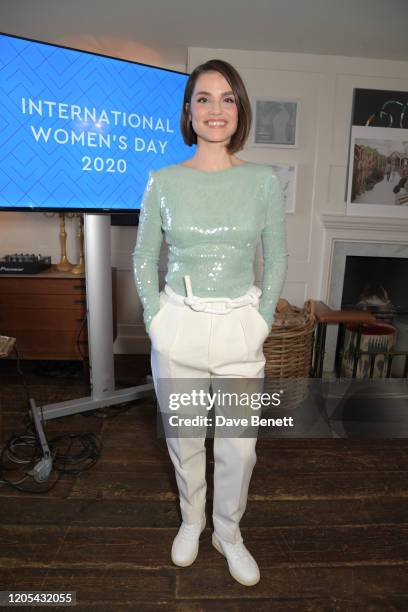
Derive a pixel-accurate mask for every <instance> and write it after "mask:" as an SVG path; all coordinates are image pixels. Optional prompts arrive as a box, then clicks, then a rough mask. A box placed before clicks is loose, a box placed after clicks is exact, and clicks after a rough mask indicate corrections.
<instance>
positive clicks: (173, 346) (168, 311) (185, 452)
mask: <svg viewBox="0 0 408 612" xmlns="http://www.w3.org/2000/svg"><path fill="white" fill-rule="evenodd" d="M260 294H261V291H260V289H259V288H258V287H251V288H249V289H248V292H247V293H246V294H245V295H244V296H240V297H239V298H236V299H235V300H229V299H228V298H225V299H224V301H223V299H221V298H218V299H217V300H214V299H213V300H214V301H211V300H210V301H207V300H205V299H204V298H196V297H195V296H193V298H192V299H190V300H188V299H187V300H186V298H185V296H182V295H179V294H177V293H175V292H174V291H173V290H172V289H171V288H170V286H168V285H166V287H165V288H164V290H163V291H162V292H161V293H160V310H159V312H158V313H157V314H156V315H155V316H154V317H153V320H152V323H151V326H150V329H149V336H150V339H151V345H152V348H151V366H152V374H153V382H154V387H155V391H156V396H157V399H158V404H159V408H160V411H161V412H162V413H166V414H169V412H170V409H169V389H172V390H176V389H177V390H179V389H180V388H181V387H180V383H182V387H183V389H184V390H186V389H188V388H189V387H191V388H193V387H194V389H196V390H197V389H199V390H200V391H203V392H210V385H211V389H212V391H213V392H214V391H215V390H216V389H217V390H218V391H220V390H221V391H222V390H223V389H224V388H228V390H231V379H241V380H240V381H239V382H240V383H241V385H240V388H241V389H242V382H246V381H248V383H249V386H248V389H249V390H251V389H253V390H255V389H259V384H260V383H261V381H262V380H263V378H264V366H265V357H264V354H263V342H264V340H265V339H266V337H267V335H268V326H267V324H266V322H265V320H264V318H263V317H262V316H261V314H260V313H259V311H258V309H259V296H260ZM190 297H191V296H190ZM186 302H187V303H186ZM188 302H189V303H188ZM242 379H246V381H243V380H242ZM237 382H238V381H237ZM224 383H225V384H226V383H228V385H227V386H224ZM254 384H255V386H254ZM183 414H186V410H184V411H183ZM187 414H189V415H191V416H194V415H198V414H200V415H203V416H204V415H205V414H207V415H208V411H207V409H206V407H205V406H202V405H200V406H199V407H197V406H191V405H190V406H189V407H188V408H187ZM194 431H195V433H194V435H193V431H192V430H191V432H190V433H189V431H187V430H184V434H181V433H180V434H178V435H173V434H166V443H167V448H168V451H169V455H170V458H171V460H172V463H173V465H174V469H175V475H176V481H177V486H178V491H179V498H180V510H181V515H182V519H183V520H184V521H185V522H186V523H195V522H198V521H200V519H201V518H202V517H203V515H204V513H205V502H206V491H207V483H206V449H205V427H204V428H198V430H197V428H196V429H195V430H194ZM236 431H239V428H238V430H236ZM252 431H253V430H252ZM224 432H225V429H224ZM239 435H240V434H238V435H237V436H234V437H231V435H217V433H215V434H214V496H213V523H214V530H215V532H216V533H217V534H218V536H219V537H220V538H222V539H224V540H226V541H228V542H232V543H236V542H241V541H242V536H241V532H240V529H239V523H240V520H241V518H242V516H243V514H244V512H245V508H246V505H247V498H248V488H249V484H250V480H251V476H252V472H253V468H254V466H255V463H256V452H255V446H256V441H257V438H256V435H252V436H247V435H245V434H242V437H239Z"/></svg>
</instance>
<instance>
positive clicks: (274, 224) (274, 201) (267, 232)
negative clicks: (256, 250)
mask: <svg viewBox="0 0 408 612" xmlns="http://www.w3.org/2000/svg"><path fill="white" fill-rule="evenodd" d="M266 204H267V210H266V219H265V226H264V229H263V231H262V237H261V240H262V250H263V275H262V287H261V288H262V297H261V300H260V304H259V312H260V314H261V315H262V316H263V318H264V319H265V321H266V323H267V324H268V327H269V330H271V328H272V324H273V319H274V315H275V308H276V305H277V303H278V300H279V298H280V294H281V292H282V289H283V286H284V284H285V279H286V272H287V267H288V251H287V240H286V219H285V207H284V199H283V192H282V188H281V185H280V181H279V178H278V176H277V175H276V174H274V173H273V174H271V176H270V177H268V179H267V183H266Z"/></svg>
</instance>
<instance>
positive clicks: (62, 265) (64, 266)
mask: <svg viewBox="0 0 408 612" xmlns="http://www.w3.org/2000/svg"><path fill="white" fill-rule="evenodd" d="M59 218H60V233H59V237H60V243H61V261H60V262H59V263H58V264H57V265H56V269H57V270H58V272H71V270H72V268H73V267H74V265H73V264H72V263H71V262H70V261H68V257H67V232H66V231H65V215H64V213H59Z"/></svg>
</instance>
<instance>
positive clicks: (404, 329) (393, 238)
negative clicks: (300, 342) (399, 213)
mask: <svg viewBox="0 0 408 612" xmlns="http://www.w3.org/2000/svg"><path fill="white" fill-rule="evenodd" d="M321 221H322V225H323V227H324V229H325V232H324V244H323V257H324V259H323V261H324V264H323V265H324V269H323V287H322V298H321V299H322V300H323V301H324V302H326V304H328V306H330V308H333V309H335V310H340V309H343V310H347V309H353V310H356V309H361V310H366V311H369V312H371V313H373V315H374V316H375V317H376V319H377V321H378V323H381V324H384V325H391V326H393V327H395V328H397V335H396V343H395V344H396V346H397V349H396V350H398V348H399V346H400V344H399V342H400V341H401V340H402V343H403V345H405V343H406V342H408V340H407V339H406V335H407V334H408V282H407V280H408V240H407V236H408V219H398V220H395V219H388V218H374V217H367V218H365V217H364V218H363V217H353V216H349V215H339V214H327V213H324V214H321ZM383 333H386V331H385V332H383ZM338 336H339V326H338V325H329V326H328V327H327V334H326V346H325V357H324V368H323V369H324V372H326V373H327V374H329V375H331V374H333V372H334V371H335V370H336V365H337V363H336V350H337V348H338V344H339V337H338ZM398 338H399V340H398ZM382 341H384V339H382ZM378 343H379V345H380V344H381V342H378ZM394 349H395V346H394ZM407 350H408V349H407ZM393 367H394V366H393ZM400 370H401V367H400ZM393 375H394V374H392V376H393Z"/></svg>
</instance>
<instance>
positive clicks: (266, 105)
mask: <svg viewBox="0 0 408 612" xmlns="http://www.w3.org/2000/svg"><path fill="white" fill-rule="evenodd" d="M299 105H300V102H299V100H270V99H266V98H253V99H252V108H253V113H254V125H253V130H252V143H251V144H252V145H253V146H255V147H282V148H296V147H297V146H298V123H299V117H298V115H299Z"/></svg>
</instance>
